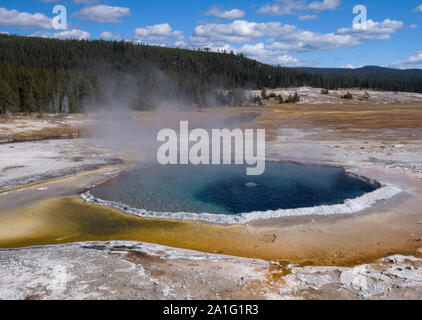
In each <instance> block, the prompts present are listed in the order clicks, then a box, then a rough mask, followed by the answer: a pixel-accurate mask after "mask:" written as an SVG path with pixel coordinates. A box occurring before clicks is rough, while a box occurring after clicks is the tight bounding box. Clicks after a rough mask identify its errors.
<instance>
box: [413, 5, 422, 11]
mask: <svg viewBox="0 0 422 320" xmlns="http://www.w3.org/2000/svg"><path fill="white" fill-rule="evenodd" d="M413 11H415V12H422V4H420V5H418V6H417V7H416V8H415V10H413Z"/></svg>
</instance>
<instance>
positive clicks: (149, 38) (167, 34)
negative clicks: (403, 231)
mask: <svg viewBox="0 0 422 320" xmlns="http://www.w3.org/2000/svg"><path fill="white" fill-rule="evenodd" d="M134 37H135V39H136V40H137V41H142V42H153V43H160V42H161V43H163V44H168V43H170V42H173V44H175V45H181V42H180V41H182V40H183V32H182V31H178V30H173V29H172V27H171V26H170V25H169V24H168V23H163V24H156V25H153V26H146V27H141V28H137V29H135V31H134Z"/></svg>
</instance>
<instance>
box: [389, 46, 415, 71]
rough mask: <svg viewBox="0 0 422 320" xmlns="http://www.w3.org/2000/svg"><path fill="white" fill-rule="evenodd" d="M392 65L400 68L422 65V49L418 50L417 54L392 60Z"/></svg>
mask: <svg viewBox="0 0 422 320" xmlns="http://www.w3.org/2000/svg"><path fill="white" fill-rule="evenodd" d="M390 66H391V67H394V68H399V69H406V68H415V67H417V66H422V50H419V51H417V52H416V55H415V56H411V57H409V58H408V59H406V60H398V61H394V62H392V63H391V65H390Z"/></svg>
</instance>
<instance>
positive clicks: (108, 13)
mask: <svg viewBox="0 0 422 320" xmlns="http://www.w3.org/2000/svg"><path fill="white" fill-rule="evenodd" d="M129 15H131V11H130V9H129V8H125V7H114V6H107V5H102V4H101V5H96V6H90V7H85V8H83V9H81V10H80V11H78V12H76V13H75V14H73V17H75V18H77V19H81V20H88V21H93V22H98V23H121V22H122V20H121V18H123V17H126V16H129Z"/></svg>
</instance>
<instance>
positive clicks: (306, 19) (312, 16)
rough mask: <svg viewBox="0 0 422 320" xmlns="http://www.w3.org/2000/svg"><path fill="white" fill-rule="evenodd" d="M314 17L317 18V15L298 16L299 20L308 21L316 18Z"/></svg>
mask: <svg viewBox="0 0 422 320" xmlns="http://www.w3.org/2000/svg"><path fill="white" fill-rule="evenodd" d="M316 19H318V17H317V16H316V15H314V14H312V15H304V16H299V20H300V21H310V20H316Z"/></svg>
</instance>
